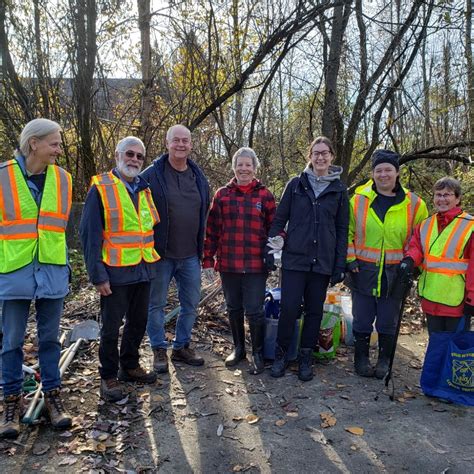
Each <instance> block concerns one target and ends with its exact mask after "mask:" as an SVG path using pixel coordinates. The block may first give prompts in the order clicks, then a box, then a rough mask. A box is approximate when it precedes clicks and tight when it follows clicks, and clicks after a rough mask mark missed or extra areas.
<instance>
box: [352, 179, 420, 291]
mask: <svg viewBox="0 0 474 474" xmlns="http://www.w3.org/2000/svg"><path fill="white" fill-rule="evenodd" d="M372 184H373V181H372V180H369V181H368V182H367V183H366V184H364V185H362V186H359V187H358V188H357V189H356V193H355V195H354V196H353V197H352V198H351V200H350V217H349V242H348V249H347V262H348V263H349V262H352V261H354V260H356V259H357V260H360V261H362V262H364V265H365V268H367V267H371V266H373V267H374V274H376V275H377V281H373V282H363V284H367V285H371V288H370V293H371V294H372V295H373V296H380V289H381V279H382V273H383V270H384V268H385V269H386V271H387V272H389V273H390V275H387V276H388V277H391V276H393V275H391V274H392V273H394V272H395V269H396V265H398V263H400V261H401V259H402V258H403V250H404V248H405V246H406V245H407V243H408V239H409V238H410V237H411V235H412V232H413V229H414V228H415V226H416V225H418V224H419V223H421V221H422V220H423V219H425V218H426V217H427V216H428V210H427V208H426V204H425V203H424V201H423V200H422V199H421V198H420V197H418V196H417V195H416V194H415V193H412V192H410V191H408V190H405V199H404V200H403V201H402V202H400V203H398V204H395V205H393V206H391V207H390V208H389V209H388V211H387V213H386V215H385V219H384V221H383V222H382V221H381V220H380V219H379V217H378V216H377V214H376V212H375V211H374V210H373V209H372V206H371V205H372V203H373V201H374V199H375V198H376V197H377V193H376V192H375V191H374V189H373V188H372ZM390 279H391V278H389V280H390ZM361 283H362V282H361Z"/></svg>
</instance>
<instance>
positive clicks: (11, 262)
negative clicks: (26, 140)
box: [0, 159, 72, 273]
mask: <svg viewBox="0 0 474 474" xmlns="http://www.w3.org/2000/svg"><path fill="white" fill-rule="evenodd" d="M71 203H72V179H71V175H70V174H69V173H68V172H67V171H65V170H64V169H62V168H60V167H59V166H56V165H48V167H47V168H46V179H45V183H44V189H43V195H42V198H41V205H40V207H39V209H38V205H37V204H36V202H35V200H34V199H33V196H32V195H31V191H30V189H29V188H28V184H27V183H26V179H25V177H24V176H23V172H22V170H21V168H20V165H19V164H18V162H17V160H15V159H13V160H9V161H6V162H4V163H1V164H0V273H9V272H12V271H14V270H18V269H19V268H22V267H24V266H26V265H28V264H30V263H31V262H32V261H33V259H34V258H35V256H37V258H38V261H39V262H40V263H49V264H54V265H66V262H67V247H66V226H67V222H68V219H69V212H70V210H71Z"/></svg>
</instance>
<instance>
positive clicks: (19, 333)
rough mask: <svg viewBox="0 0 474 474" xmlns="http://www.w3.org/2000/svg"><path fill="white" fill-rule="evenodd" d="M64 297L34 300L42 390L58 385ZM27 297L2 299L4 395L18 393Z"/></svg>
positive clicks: (21, 373) (27, 308) (28, 306)
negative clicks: (60, 331)
mask: <svg viewBox="0 0 474 474" xmlns="http://www.w3.org/2000/svg"><path fill="white" fill-rule="evenodd" d="M63 302H64V298H57V299H46V298H40V299H37V300H35V307H36V324H37V330H38V340H39V348H38V355H39V362H40V369H41V382H42V384H43V391H45V392H49V391H50V390H53V389H55V388H57V387H59V386H60V385H61V379H60V376H59V357H60V354H61V345H60V344H59V340H58V339H59V320H60V318H61V314H62V310H63ZM30 304H31V301H30V300H5V301H4V302H3V314H2V316H3V350H2V359H3V360H2V362H3V393H4V395H5V396H8V395H16V394H19V393H21V388H22V384H23V371H22V364H23V343H24V340H25V332H26V324H27V322H28V313H29V310H30Z"/></svg>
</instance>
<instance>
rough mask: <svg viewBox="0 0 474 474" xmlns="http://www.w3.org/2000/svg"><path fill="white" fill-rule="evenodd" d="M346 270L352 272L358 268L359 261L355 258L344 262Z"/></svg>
mask: <svg viewBox="0 0 474 474" xmlns="http://www.w3.org/2000/svg"><path fill="white" fill-rule="evenodd" d="M346 270H347V271H348V272H354V271H357V270H359V262H358V261H357V260H353V261H352V262H348V263H346Z"/></svg>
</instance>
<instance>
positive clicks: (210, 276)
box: [202, 268, 217, 285]
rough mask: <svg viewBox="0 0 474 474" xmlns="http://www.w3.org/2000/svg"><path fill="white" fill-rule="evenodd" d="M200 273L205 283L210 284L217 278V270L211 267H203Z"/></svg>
mask: <svg viewBox="0 0 474 474" xmlns="http://www.w3.org/2000/svg"><path fill="white" fill-rule="evenodd" d="M202 275H203V277H204V281H206V283H207V284H209V285H210V284H211V283H213V282H214V281H215V279H216V278H217V272H216V271H215V270H214V269H213V268H203V269H202Z"/></svg>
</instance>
